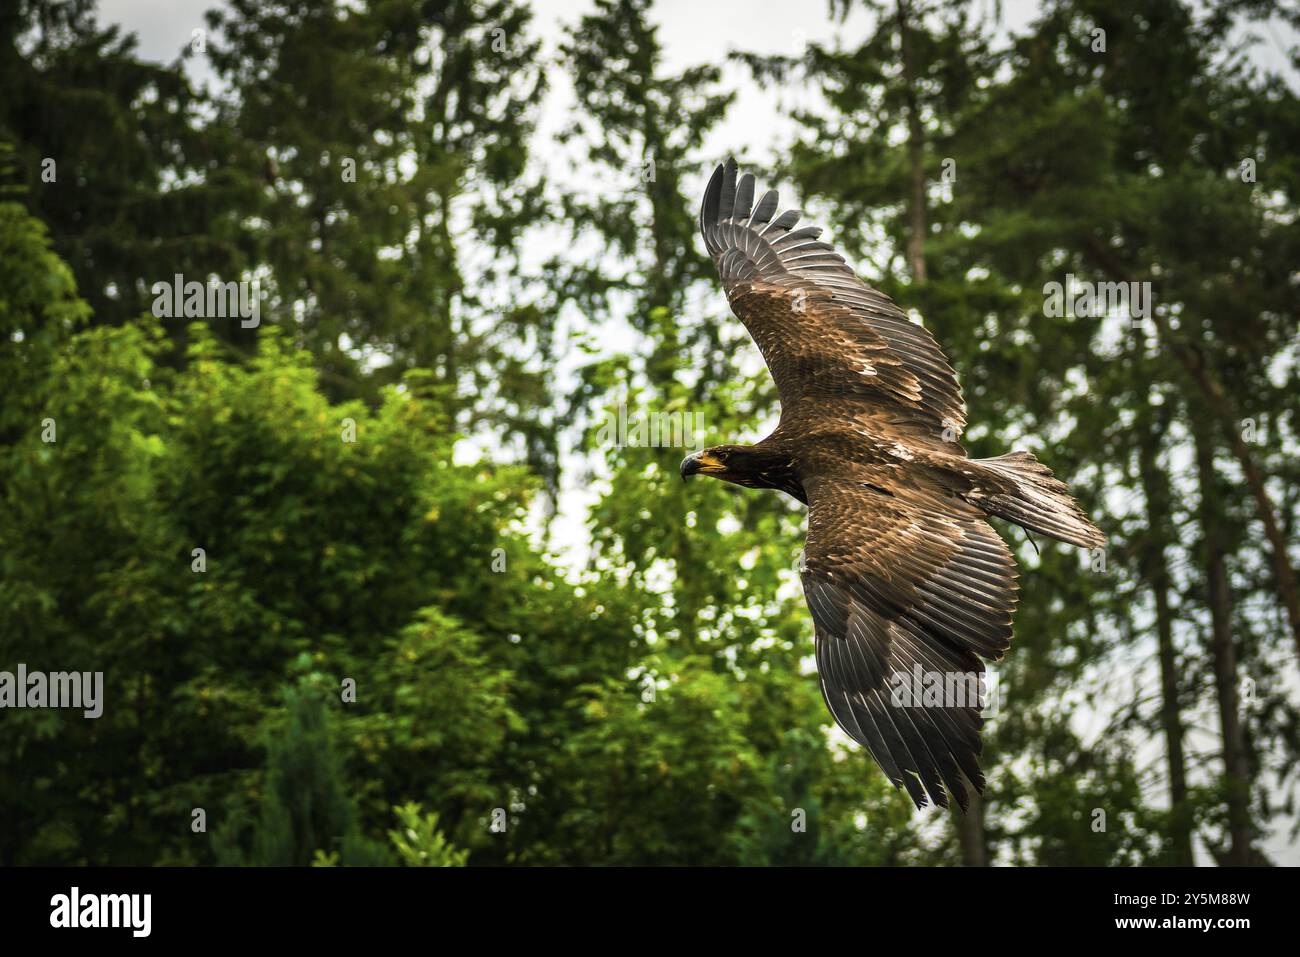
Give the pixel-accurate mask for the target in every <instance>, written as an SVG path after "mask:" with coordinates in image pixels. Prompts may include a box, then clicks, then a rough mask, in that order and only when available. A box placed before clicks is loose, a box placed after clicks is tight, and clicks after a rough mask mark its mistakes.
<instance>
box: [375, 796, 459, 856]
mask: <svg viewBox="0 0 1300 957" xmlns="http://www.w3.org/2000/svg"><path fill="white" fill-rule="evenodd" d="M393 813H394V814H395V815H397V823H398V827H397V828H396V829H394V830H391V831H389V832H388V839H389V840H390V841H391V842H392V844H393V847H395V848H396V849H397V856H398V857H399V858H400V859H401V861H402V863H403V864H405V865H406V866H408V867H464V866H465V862H466V861H467V860H468V859H469V852H468V851H458V850H456V849H455V848H454V847H452V846H451V845H450V844H448V843H447V839H446V838H445V837H443V835H442V832H441V831H439V830H438V815H437V813H436V812H432V811H431V812H429V813H427V814H425V813H423V812H422V811H421V810H420V805H418V804H415V803H410V804H403V805H402V806H401V807H395V808H393Z"/></svg>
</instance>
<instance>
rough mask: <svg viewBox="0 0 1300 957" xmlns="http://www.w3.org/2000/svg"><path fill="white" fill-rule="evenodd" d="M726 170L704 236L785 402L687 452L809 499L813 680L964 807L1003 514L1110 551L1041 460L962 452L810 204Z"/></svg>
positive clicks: (905, 769) (976, 746) (1008, 617)
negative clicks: (755, 434)
mask: <svg viewBox="0 0 1300 957" xmlns="http://www.w3.org/2000/svg"><path fill="white" fill-rule="evenodd" d="M754 196H755V190H754V177H753V176H752V175H751V174H745V175H744V176H740V177H738V176H737V167H736V162H735V160H734V159H731V160H728V161H727V162H726V163H725V164H723V165H720V166H718V168H717V169H716V170H715V171H714V173H713V176H712V178H711V179H710V180H709V184H708V187H707V189H706V190H705V193H704V202H703V205H702V207H701V210H700V229H701V231H702V232H703V234H704V245H705V247H706V248H707V249H708V252H709V255H710V256H712V257H713V262H714V263H715V264H716V266H717V269H718V276H719V277H720V279H721V280H722V287H723V289H724V291H725V292H726V295H727V300H728V302H729V303H730V305H731V310H732V312H733V313H735V315H736V317H737V318H738V319H740V321H741V322H742V323H744V325H745V328H746V329H747V330H748V331H749V334H750V336H751V337H752V338H753V340H754V342H755V343H756V344H757V346H758V348H759V351H760V352H761V353H762V355H763V359H764V361H765V362H766V363H767V368H768V371H769V372H770V373H771V375H772V379H773V381H774V382H775V384H776V389H777V393H778V396H779V398H780V401H781V418H780V421H779V423H778V424H777V427H776V429H775V431H773V432H772V434H771V435H769V436H768V437H767V438H765V439H763V440H762V441H760V442H758V443H757V444H755V445H718V446H713V447H710V448H705V449H702V450H700V451H698V452H695V453H693V454H691V455H688V456H687V457H686V458H685V459H684V460H683V461H682V464H681V475H682V478H683V480H685V479H686V478H687V477H689V476H692V475H707V476H711V477H713V478H717V479H722V480H723V481H726V482H731V483H734V484H736V485H742V486H745V487H747V488H771V489H779V490H780V491H782V492H785V493H786V494H787V495H790V496H792V497H793V498H795V499H797V500H798V501H800V502H802V503H803V504H804V505H806V506H807V507H808V532H807V539H806V541H805V543H804V549H803V554H802V556H801V558H800V562H799V573H800V578H801V580H802V583H803V591H804V597H805V599H806V601H807V603H808V608H809V610H810V611H811V613H812V618H813V626H814V629H813V630H814V644H815V658H816V663H817V674H818V680H819V683H820V685H821V692H822V697H823V698H824V699H825V702H826V706H827V708H828V709H829V710H830V713H831V715H832V716H834V718H835V720H836V722H837V723H838V724H839V726H840V727H841V728H842V729H844V731H845V733H847V734H848V735H849V736H850V737H851V738H852V739H853V740H855V741H857V742H858V743H859V744H860V745H862V746H863V747H865V748H866V749H867V750H868V751H869V752H870V753H871V755H872V757H873V758H875V760H876V763H877V764H879V765H880V767H881V769H882V770H883V771H884V772H885V774H886V775H887V776H888V778H889V780H890V781H892V782H893V784H894V786H895V787H899V788H904V789H906V791H907V793H908V795H909V796H910V797H911V799H912V801H913V802H914V803H915V804H916V807H917V808H918V809H919V808H922V807H925V806H926V804H927V798H928V800H929V801H933V802H934V803H935V804H937V805H940V806H942V807H948V806H949V799H950V796H951V797H952V798H955V799H956V801H957V804H958V805H959V806H960V807H961V809H962V810H963V811H965V810H966V809H967V808H968V806H969V801H970V799H969V796H968V793H967V790H966V785H965V782H969V784H970V785H971V786H973V787H974V789H975V790H976V791H977V792H980V793H982V792H983V790H984V775H983V773H982V772H981V770H980V766H979V756H980V753H981V750H982V742H981V740H980V729H981V726H982V724H983V719H982V717H981V714H980V711H981V708H982V706H983V701H984V699H983V690H984V684H983V683H984V661H985V660H988V661H998V660H1000V659H1001V658H1002V656H1003V654H1004V653H1005V652H1006V651H1007V648H1008V647H1009V646H1010V642H1011V621H1012V616H1013V614H1014V612H1015V609H1016V600H1017V585H1016V578H1017V572H1016V563H1015V560H1014V559H1013V558H1012V555H1011V551H1010V549H1009V548H1008V547H1007V545H1006V543H1005V542H1004V541H1003V540H1002V538H1001V537H1000V536H999V535H998V533H997V532H996V531H994V529H993V527H992V526H991V525H990V524H989V521H988V519H989V518H990V517H996V518H1000V519H1004V520H1006V521H1008V522H1012V523H1014V524H1016V525H1019V526H1020V527H1022V528H1024V529H1027V530H1028V531H1031V532H1037V533H1039V534H1041V535H1044V536H1047V537H1049V538H1053V539H1056V540H1059V541H1062V542H1068V543H1070V544H1072V545H1078V546H1081V547H1083V548H1089V549H1091V548H1096V547H1098V546H1101V545H1102V544H1104V542H1105V537H1104V536H1103V535H1102V533H1101V531H1100V530H1098V528H1097V527H1096V526H1095V525H1094V524H1093V523H1092V522H1091V521H1089V519H1088V517H1087V515H1085V514H1084V512H1083V510H1082V509H1081V508H1080V507H1079V505H1078V504H1077V503H1076V502H1075V501H1074V499H1073V498H1071V497H1070V495H1069V491H1068V489H1067V488H1066V486H1065V484H1064V483H1063V482H1061V481H1059V480H1058V479H1056V478H1054V477H1053V475H1052V473H1051V471H1050V470H1049V469H1048V468H1047V467H1046V466H1045V465H1043V464H1041V463H1040V462H1038V460H1037V459H1035V458H1034V456H1033V455H1032V454H1031V453H1029V452H1024V451H1015V452H1009V453H1007V454H1005V455H999V456H996V457H994V458H983V459H978V458H970V457H969V456H967V454H966V451H965V450H964V449H963V448H962V446H961V444H960V437H961V431H962V429H963V427H964V426H965V424H966V405H965V401H964V400H963V398H962V393H961V387H960V386H959V385H958V383H957V376H956V373H955V372H954V371H953V369H952V366H951V365H950V364H949V362H948V360H947V358H946V357H945V356H944V354H943V351H942V350H941V349H940V348H939V346H938V344H937V343H936V342H935V340H934V338H933V337H932V336H931V335H930V334H929V332H927V331H926V329H925V328H924V327H923V326H921V325H919V324H918V323H915V322H912V321H911V320H910V319H909V318H908V317H907V315H906V314H904V313H903V311H902V310H901V309H899V308H898V306H897V305H895V304H894V302H893V301H892V300H891V299H890V298H889V297H888V296H885V295H883V294H882V293H880V292H878V291H876V290H875V289H872V288H871V287H870V286H868V285H866V284H865V283H863V282H862V281H861V280H860V279H858V278H857V276H856V275H855V274H854V272H853V270H852V269H851V268H849V266H848V265H846V263H845V261H844V258H843V257H842V256H840V255H839V254H838V253H837V252H836V251H835V249H834V247H833V246H831V245H830V244H829V243H827V242H825V241H823V240H821V239H820V238H819V237H820V236H821V232H822V231H821V229H819V228H817V227H815V226H803V227H799V228H796V226H797V224H798V222H799V218H800V215H801V214H800V212H799V211H798V210H788V211H785V212H781V213H778V212H777V202H778V199H777V194H776V192H775V191H774V190H769V191H768V192H767V193H765V194H764V195H763V196H762V197H761V198H760V199H759V200H758V201H757V202H755V201H754Z"/></svg>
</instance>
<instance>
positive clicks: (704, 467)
mask: <svg viewBox="0 0 1300 957" xmlns="http://www.w3.org/2000/svg"><path fill="white" fill-rule="evenodd" d="M724 471H726V467H725V466H724V465H723V464H722V463H721V462H720V461H718V460H717V459H716V458H714V457H713V456H712V455H710V454H709V453H708V452H692V453H691V454H690V455H688V456H686V458H684V459H682V469H681V472H682V481H683V482H684V481H686V479H688V478H689V477H690V476H692V475H694V474H695V473H696V472H702V473H703V474H705V475H714V474H717V473H718V472H724Z"/></svg>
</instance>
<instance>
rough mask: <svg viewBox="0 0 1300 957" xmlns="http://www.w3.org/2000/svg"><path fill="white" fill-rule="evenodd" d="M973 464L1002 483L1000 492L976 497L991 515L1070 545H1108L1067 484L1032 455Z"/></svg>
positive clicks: (989, 491) (1013, 454)
mask: <svg viewBox="0 0 1300 957" xmlns="http://www.w3.org/2000/svg"><path fill="white" fill-rule="evenodd" d="M970 464H972V465H979V466H982V467H983V468H985V469H988V470H991V471H992V472H993V473H994V475H995V476H996V477H997V478H999V479H1002V480H1003V481H1001V482H999V483H998V485H1000V486H1001V487H1000V488H996V487H995V488H993V489H986V490H985V491H983V494H977V495H976V496H974V497H975V499H976V501H977V502H978V503H979V505H980V507H981V508H983V509H984V511H986V512H988V513H989V514H990V515H996V516H997V517H998V518H1005V519H1006V520H1007V521H1009V522H1015V523H1016V524H1017V525H1020V526H1021V527H1023V528H1027V529H1029V530H1030V531H1031V532H1038V533H1039V534H1041V535H1046V536H1048V537H1049V538H1055V539H1057V540H1058V541H1062V542H1069V543H1070V544H1071V545H1079V546H1081V547H1083V548H1098V547H1100V546H1102V545H1104V544H1106V536H1105V535H1103V534H1102V533H1101V529H1099V528H1097V526H1096V525H1094V524H1092V522H1091V521H1089V520H1088V516H1087V515H1085V514H1084V513H1083V509H1081V508H1080V507H1079V503H1078V502H1076V501H1075V500H1074V499H1073V498H1072V497H1071V496H1070V490H1069V489H1068V488H1066V485H1065V483H1064V482H1062V481H1060V480H1059V479H1057V478H1056V477H1055V476H1053V475H1052V470H1051V469H1049V468H1048V467H1047V466H1046V465H1044V464H1043V463H1042V462H1039V461H1038V460H1037V459H1036V458H1034V457H1033V455H1032V454H1030V453H1029V452H1008V453H1007V454H1006V455H999V456H997V457H996V458H991V459H971V460H970ZM1007 479H1009V480H1010V483H1009V484H1008V483H1007V482H1006V480H1007Z"/></svg>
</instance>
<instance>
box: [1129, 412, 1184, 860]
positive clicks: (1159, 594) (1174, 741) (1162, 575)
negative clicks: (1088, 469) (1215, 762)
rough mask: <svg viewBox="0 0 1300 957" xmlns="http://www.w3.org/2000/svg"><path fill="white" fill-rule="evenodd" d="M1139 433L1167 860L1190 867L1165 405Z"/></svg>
mask: <svg viewBox="0 0 1300 957" xmlns="http://www.w3.org/2000/svg"><path fill="white" fill-rule="evenodd" d="M1142 418H1143V420H1144V421H1143V424H1144V426H1145V428H1144V434H1143V435H1142V445H1141V447H1140V449H1139V452H1138V456H1139V466H1138V467H1139V470H1140V472H1141V478H1142V494H1143V497H1144V498H1145V499H1146V509H1147V529H1148V534H1149V536H1150V538H1149V539H1148V540H1147V542H1145V543H1144V545H1143V549H1142V553H1141V555H1140V559H1139V560H1140V563H1141V570H1142V577H1143V578H1144V579H1145V580H1146V583H1147V586H1148V587H1149V588H1150V589H1151V594H1152V597H1153V598H1154V601H1155V609H1156V642H1157V647H1158V649H1159V661H1160V724H1161V727H1162V729H1163V731H1164V737H1165V761H1166V764H1167V765H1168V769H1169V811H1170V815H1169V817H1170V835H1169V836H1170V843H1171V845H1172V850H1173V863H1174V864H1177V865H1180V866H1184V867H1191V866H1192V865H1193V864H1195V858H1194V855H1193V850H1192V824H1193V821H1192V813H1191V807H1190V805H1189V804H1188V802H1187V760H1186V756H1185V755H1184V753H1183V736H1184V730H1183V719H1182V712H1181V710H1180V708H1179V704H1178V662H1177V656H1176V654H1175V651H1174V616H1173V610H1172V609H1171V608H1170V606H1169V589H1170V580H1169V564H1168V562H1167V561H1166V559H1165V542H1167V541H1169V539H1170V538H1171V535H1170V525H1169V513H1170V501H1171V496H1170V493H1169V479H1168V477H1167V476H1166V475H1165V474H1164V472H1162V471H1161V470H1160V465H1159V463H1158V461H1157V456H1158V454H1159V450H1160V437H1161V434H1162V433H1163V431H1164V428H1165V427H1166V426H1167V425H1168V422H1169V413H1168V406H1161V407H1160V413H1159V415H1158V418H1156V417H1153V415H1152V410H1150V409H1149V408H1148V409H1147V410H1145V411H1144V412H1143V415H1142Z"/></svg>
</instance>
